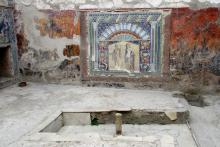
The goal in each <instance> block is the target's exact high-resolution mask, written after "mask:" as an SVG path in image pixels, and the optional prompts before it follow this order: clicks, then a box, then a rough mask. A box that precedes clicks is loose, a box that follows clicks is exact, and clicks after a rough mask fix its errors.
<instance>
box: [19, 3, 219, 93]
mask: <svg viewBox="0 0 220 147" xmlns="http://www.w3.org/2000/svg"><path fill="white" fill-rule="evenodd" d="M15 2H16V15H17V17H16V22H17V26H16V28H17V39H18V48H19V55H20V60H19V61H20V71H21V73H22V74H23V75H24V76H25V77H26V76H28V77H32V80H36V79H37V80H44V81H46V82H54V81H55V82H64V81H65V82H66V81H68V82H70V81H71V82H73V81H79V80H80V75H79V73H80V72H79V70H80V68H79V63H80V59H79V52H80V47H79V44H80V32H79V30H80V23H79V13H80V12H79V11H80V10H88V9H97V10H104V9H108V10H115V9H124V8H146V9H149V8H150V9H158V8H159V9H163V10H166V9H168V10H171V14H170V16H169V17H170V20H171V21H170V23H169V22H168V23H167V26H168V27H170V28H165V31H170V34H171V36H170V42H171V43H170V44H169V45H168V48H170V51H169V53H168V54H169V55H170V60H169V64H170V67H169V74H168V80H169V82H168V86H169V87H171V88H175V87H178V86H176V85H177V83H178V85H180V87H181V88H185V87H191V86H192V87H205V88H207V89H212V90H213V89H214V90H216V91H218V90H219V84H220V80H219V69H220V67H219V64H220V61H219V60H220V59H219V58H220V53H219V50H220V47H219V46H220V44H219V37H220V35H219V34H220V29H219V27H220V22H219V21H220V16H219V15H220V12H219V7H220V1H219V0H154V1H152V0H143V1H140V0H99V1H97V0H96V1H94V0H76V1H73V0H50V1H49V0H15ZM169 24H170V25H169ZM165 27H166V26H165ZM36 77H37V78H36ZM174 85H175V86H174Z"/></svg>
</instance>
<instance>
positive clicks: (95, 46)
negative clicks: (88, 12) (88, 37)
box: [92, 22, 98, 70]
mask: <svg viewBox="0 0 220 147" xmlns="http://www.w3.org/2000/svg"><path fill="white" fill-rule="evenodd" d="M97 26H98V25H97V23H96V22H93V35H94V36H93V52H92V61H93V63H94V70H97V69H98V55H97V54H98V53H97V39H96V38H97Z"/></svg>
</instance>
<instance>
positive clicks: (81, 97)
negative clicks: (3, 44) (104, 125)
mask: <svg viewBox="0 0 220 147" xmlns="http://www.w3.org/2000/svg"><path fill="white" fill-rule="evenodd" d="M172 94H173V93H172V92H165V91H162V90H128V89H114V88H88V87H76V86H69V85H53V84H50V85H48V84H38V83H29V84H28V86H27V87H23V88H20V87H18V86H17V85H13V86H11V87H8V88H5V89H1V90H0V127H1V129H0V146H2V147H5V146H13V147H14V146H15V147H17V146H31V147H32V146H85V147H87V146H100V147H101V146H102V147H103V146H120V147H121V146H126V147H127V146H156V144H152V143H149V142H148V144H147V143H146V142H135V141H133V142H130V141H128V140H129V139H125V141H119V142H118V141H117V140H116V141H107V142H99V141H98V142H97V141H96V142H92V143H91V142H83V141H76V142H69V141H67V142H59V141H57V142H56V141H54V142H44V141H43V142H36V141H31V140H30V141H27V140H24V138H25V136H27V135H28V134H29V133H30V132H32V131H33V130H34V129H35V128H36V127H38V126H39V124H41V123H42V122H44V121H45V119H47V118H48V117H49V116H50V115H51V114H53V113H54V112H56V111H57V110H63V109H75V110H79V109H117V108H133V109H148V110H152V111H156V110H164V111H166V110H167V111H168V110H169V111H173V110H176V111H185V110H186V109H188V106H187V105H186V103H185V102H184V101H182V100H181V99H179V98H174V97H172ZM207 99H209V103H210V106H208V107H205V108H199V107H189V109H190V113H191V120H190V125H191V126H192V130H193V132H194V133H195V136H196V138H197V141H198V142H199V144H200V145H201V146H204V147H212V146H213V147H214V146H218V145H219V143H220V138H219V136H220V131H219V130H220V111H219V105H220V98H219V97H218V96H207ZM204 114H210V115H204ZM166 126H167V127H168V128H165V130H167V131H168V132H169V131H171V134H173V133H174V134H175V132H178V130H179V132H181V128H182V131H183V130H184V128H185V130H187V129H186V125H175V126H172V125H171V126H169V125H166ZM132 127H134V126H130V128H132ZM143 127H145V128H146V127H147V126H143ZM110 128H111V126H110ZM154 128H155V127H154ZM156 128H159V130H160V129H162V130H163V129H164V126H158V127H156ZM136 129H137V128H136ZM128 130H129V129H128ZM131 130H133V132H135V129H134V128H133V129H131ZM137 130H138V129H137ZM137 130H136V131H137ZM139 130H140V128H139ZM172 130H173V131H172ZM107 132H108V131H107ZM128 132H129V131H128ZM151 132H155V131H151ZM156 132H157V131H156ZM64 134H65V133H64ZM152 134H153V135H154V134H155V133H152ZM152 134H151V135H150V136H152ZM185 134H186V135H185V139H186V138H191V137H192V136H190V135H191V134H190V133H189V134H187V133H185ZM168 135H169V134H168ZM174 136H175V135H174ZM207 136H208V137H207ZM136 137H137V136H136ZM148 137H149V134H148ZM165 137H167V134H165ZM183 138H184V137H183ZM87 139H88V138H87ZM87 139H86V138H85V140H87ZM175 139H176V138H174V140H175ZM185 139H180V142H181V141H183V142H184V140H185ZM191 139H192V138H191ZM131 140H132V139H131ZM166 140H168V142H169V140H170V138H169V136H168V138H167V139H166ZM176 140H177V139H176ZM186 140H187V139H186ZM87 141H88V140H87ZM165 145H167V144H164V147H165ZM172 145H174V146H178V147H179V146H181V144H178V143H175V144H172ZM182 145H183V144H182ZM188 145H189V144H188ZM189 146H190V145H189ZM192 146H194V145H192Z"/></svg>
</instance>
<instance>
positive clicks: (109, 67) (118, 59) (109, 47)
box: [88, 12, 162, 74]
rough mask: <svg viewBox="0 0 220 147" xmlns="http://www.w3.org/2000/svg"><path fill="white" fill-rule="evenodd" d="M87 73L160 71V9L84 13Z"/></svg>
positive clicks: (144, 72)
mask: <svg viewBox="0 0 220 147" xmlns="http://www.w3.org/2000/svg"><path fill="white" fill-rule="evenodd" d="M88 21H89V41H90V55H89V62H90V73H94V74H99V73H101V74H103V73H113V74H116V73H117V74H123V73H129V74H131V73H132V74H150V73H160V72H161V58H162V56H161V31H162V27H161V26H162V13H161V12H141V13H140V12H131V13H128V12H118V13H117V12H115V13H107V12H106V13H103V12H102V13H101V12H100V13H99V12H94V13H90V14H88Z"/></svg>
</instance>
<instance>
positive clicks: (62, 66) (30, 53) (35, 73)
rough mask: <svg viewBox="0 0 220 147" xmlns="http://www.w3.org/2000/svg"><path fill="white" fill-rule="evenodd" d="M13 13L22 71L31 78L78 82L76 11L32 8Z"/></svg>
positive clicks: (77, 27) (77, 25)
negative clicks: (14, 14)
mask: <svg viewBox="0 0 220 147" xmlns="http://www.w3.org/2000/svg"><path fill="white" fill-rule="evenodd" d="M16 14H17V16H16V22H17V26H16V28H17V38H18V40H19V44H18V47H19V51H18V52H19V55H20V71H21V73H22V74H23V75H24V76H29V77H31V80H36V79H37V80H43V81H48V82H49V81H54V82H60V81H61V80H63V79H64V80H65V79H68V80H71V79H73V80H76V79H77V81H79V73H78V72H79V66H78V65H79V21H78V17H77V15H78V14H76V13H75V11H73V10H70V11H58V10H38V9H36V8H35V7H25V8H24V9H22V10H21V11H20V10H19V11H17V12H16ZM66 51H69V52H71V53H69V52H68V53H67V52H66ZM74 51H75V52H77V53H75V52H74ZM72 52H74V53H72Z"/></svg>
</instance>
